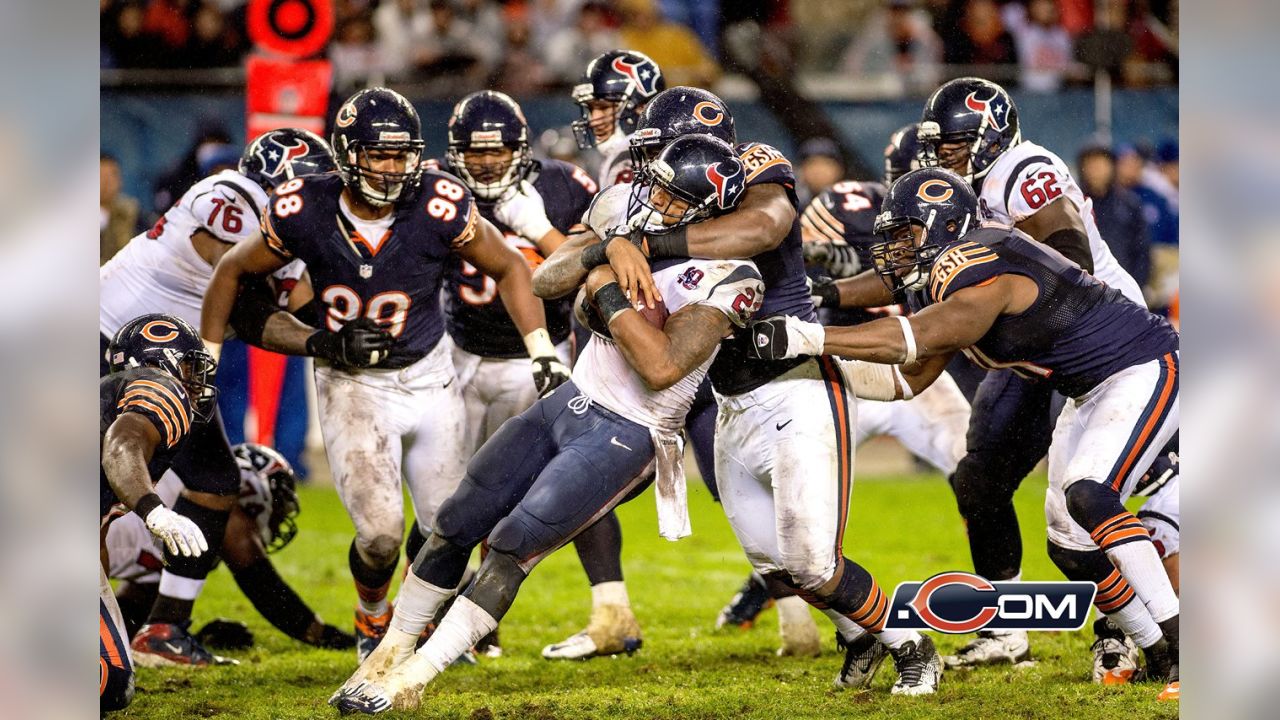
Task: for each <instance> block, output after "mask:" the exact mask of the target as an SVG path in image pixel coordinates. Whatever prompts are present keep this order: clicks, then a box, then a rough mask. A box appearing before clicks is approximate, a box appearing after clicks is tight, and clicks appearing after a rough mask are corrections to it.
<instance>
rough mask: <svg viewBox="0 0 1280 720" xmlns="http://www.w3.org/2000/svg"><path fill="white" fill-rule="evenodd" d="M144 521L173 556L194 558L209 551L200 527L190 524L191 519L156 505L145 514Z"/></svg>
mask: <svg viewBox="0 0 1280 720" xmlns="http://www.w3.org/2000/svg"><path fill="white" fill-rule="evenodd" d="M144 521H145V522H146V523H147V529H148V530H150V531H151V534H152V535H155V536H156V537H158V538H160V539H161V540H163V541H164V544H165V546H166V547H168V548H169V552H171V553H173V554H174V555H185V556H187V557H195V556H197V555H199V554H201V553H203V552H204V551H206V550H208V549H209V543H208V542H205V539H204V533H202V532H200V526H198V525H196V524H195V523H194V522H192V521H191V518H188V517H185V516H183V515H179V514H178V513H176V512H174V511H172V510H170V509H169V508H167V507H165V506H163V505H158V506H156V508H155V509H153V510H152V511H151V512H149V513H147V517H146V518H144Z"/></svg>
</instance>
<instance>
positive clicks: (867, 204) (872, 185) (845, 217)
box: [800, 180, 906, 325]
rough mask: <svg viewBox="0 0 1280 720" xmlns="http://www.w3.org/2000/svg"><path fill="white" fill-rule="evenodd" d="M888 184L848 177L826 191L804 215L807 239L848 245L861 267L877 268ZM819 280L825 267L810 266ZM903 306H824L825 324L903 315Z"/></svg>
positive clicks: (810, 204)
mask: <svg viewBox="0 0 1280 720" xmlns="http://www.w3.org/2000/svg"><path fill="white" fill-rule="evenodd" d="M884 194H885V187H884V185H881V184H880V183H876V182H858V181H856V180H844V181H842V182H838V183H836V184H835V185H832V186H831V187H829V188H827V189H826V190H823V191H822V192H821V193H819V194H818V196H817V197H815V198H814V199H813V200H811V201H810V202H809V205H808V206H807V207H805V209H804V212H803V213H801V214H800V230H801V232H802V233H803V235H804V240H805V242H832V243H836V244H840V245H848V246H849V247H851V248H853V251H854V253H855V254H856V255H857V256H858V266H859V270H866V269H867V268H870V267H873V266H874V265H875V263H874V262H873V261H872V259H871V246H872V245H875V244H876V243H879V242H882V241H883V238H882V237H880V236H879V235H876V234H874V233H873V232H872V231H873V229H874V228H875V224H876V215H878V214H879V213H880V205H881V203H883V202H884ZM809 274H810V276H813V277H814V278H815V279H816V278H817V277H819V276H826V275H827V273H826V271H825V270H824V269H822V268H810V269H809ZM905 310H906V309H905V308H903V307H902V306H901V305H886V306H885V307H877V308H823V309H822V311H821V315H822V322H823V324H824V325H857V324H859V323H864V322H867V321H868V320H874V319H876V318H879V317H884V316H886V315H901V314H903V313H904V312H905Z"/></svg>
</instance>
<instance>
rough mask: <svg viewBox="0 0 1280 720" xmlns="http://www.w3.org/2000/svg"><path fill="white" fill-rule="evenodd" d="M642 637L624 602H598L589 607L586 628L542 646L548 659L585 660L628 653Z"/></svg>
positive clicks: (637, 644)
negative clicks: (600, 603)
mask: <svg viewBox="0 0 1280 720" xmlns="http://www.w3.org/2000/svg"><path fill="white" fill-rule="evenodd" d="M643 644H644V640H643V639H642V638H641V637H640V623H639V622H637V621H636V616H635V613H633V612H631V608H629V607H627V606H625V605H600V606H598V607H595V608H592V609H591V622H590V623H588V624H587V629H586V630H583V631H581V632H578V633H575V634H574V635H572V636H571V637H569V638H568V639H566V640H562V641H561V642H558V643H555V644H554V645H548V646H546V647H544V648H542V657H544V658H546V659H548V660H588V659H590V658H593V657H599V656H602V655H617V654H618V653H626V654H628V655H630V654H631V653H634V652H635V651H636V650H639V649H640V646H641V645H643Z"/></svg>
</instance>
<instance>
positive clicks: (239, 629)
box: [195, 618, 253, 650]
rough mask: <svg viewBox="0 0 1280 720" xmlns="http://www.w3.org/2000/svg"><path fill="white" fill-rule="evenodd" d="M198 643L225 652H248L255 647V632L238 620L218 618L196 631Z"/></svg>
mask: <svg viewBox="0 0 1280 720" xmlns="http://www.w3.org/2000/svg"><path fill="white" fill-rule="evenodd" d="M195 638H196V641H197V642H199V643H200V644H201V645H204V646H206V647H215V648H222V649H225V650H248V649H249V648H251V647H253V632H252V631H250V630H249V626H248V625H245V624H244V623H242V622H239V621H237V620H228V619H226V618H218V619H217V620H210V621H209V622H207V623H205V625H204V627H202V628H200V629H199V630H198V631H196V634H195Z"/></svg>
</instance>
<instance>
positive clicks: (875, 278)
mask: <svg viewBox="0 0 1280 720" xmlns="http://www.w3.org/2000/svg"><path fill="white" fill-rule="evenodd" d="M836 291H837V292H838V293H839V294H840V295H839V297H840V302H839V305H838V306H837V307H842V308H868V307H883V306H885V305H892V304H893V303H894V302H895V300H894V297H893V293H892V292H890V291H889V287H888V286H887V285H885V284H884V280H882V279H880V276H879V275H878V274H877V273H876V271H875V270H865V271H863V272H860V273H858V274H857V275H854V276H853V277H851V278H844V279H842V280H837V281H836Z"/></svg>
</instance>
